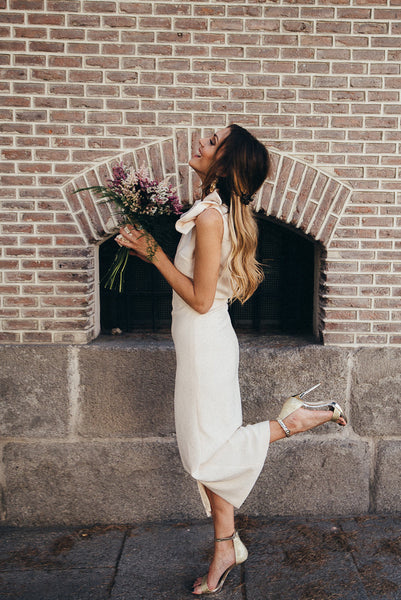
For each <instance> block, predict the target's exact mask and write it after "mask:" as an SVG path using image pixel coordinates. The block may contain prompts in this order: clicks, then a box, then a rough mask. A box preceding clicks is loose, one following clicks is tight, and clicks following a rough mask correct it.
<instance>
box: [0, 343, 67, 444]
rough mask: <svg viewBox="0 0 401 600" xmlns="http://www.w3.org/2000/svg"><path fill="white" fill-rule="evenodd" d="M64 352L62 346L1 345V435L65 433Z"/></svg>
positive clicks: (65, 352)
mask: <svg viewBox="0 0 401 600" xmlns="http://www.w3.org/2000/svg"><path fill="white" fill-rule="evenodd" d="M67 352H68V349H67V348H65V347H62V346H55V347H50V346H0V364H1V375H0V435H3V436H8V437H11V436H16V437H19V436H28V437H36V438H37V437H57V436H61V435H65V434H66V433H67V427H68V417H69V404H68V380H67V366H68V358H67Z"/></svg>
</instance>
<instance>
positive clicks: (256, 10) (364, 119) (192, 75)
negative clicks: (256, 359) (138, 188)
mask: <svg viewBox="0 0 401 600" xmlns="http://www.w3.org/2000/svg"><path fill="white" fill-rule="evenodd" d="M400 17H401V3H400V1H399V0H374V1H373V0H372V2H369V1H368V0H331V1H330V2H326V1H324V0H300V1H299V2H295V3H294V2H293V1H291V0H278V1H268V0H267V1H252V0H248V1H245V0H242V1H236V0H233V1H227V2H224V1H213V2H209V1H203V2H202V1H200V0H199V1H191V2H189V1H185V0H184V1H182V2H180V3H175V2H159V1H157V0H154V1H151V2H133V1H126V2H125V1H122V0H120V1H108V0H104V1H93V0H88V1H86V0H68V1H66V0H46V1H45V0H0V35H1V39H0V70H1V81H0V87H1V94H0V103H1V107H0V115H1V125H0V126H1V133H0V143H1V148H2V150H1V160H0V170H1V186H0V195H1V199H0V201H1V209H0V210H1V232H0V241H1V248H2V249H1V257H0V264H1V271H2V274H1V281H0V291H1V305H0V321H1V332H0V341H1V342H3V343H38V342H64V343H71V342H76V343H82V342H86V341H88V340H90V339H92V338H93V337H94V335H96V333H97V329H96V323H95V314H96V310H95V309H96V302H97V300H96V245H95V244H96V243H98V242H100V241H101V240H102V239H104V238H105V237H106V236H107V235H109V234H110V232H111V231H112V229H113V227H112V223H109V224H108V225H107V219H106V220H105V221H104V216H102V215H101V214H100V209H99V208H98V207H97V205H96V203H94V202H93V199H91V198H90V197H89V196H87V197H79V198H78V197H75V200H73V199H72V196H71V193H70V191H71V186H75V187H77V185H76V184H77V183H78V182H79V181H80V180H81V179H82V177H83V175H82V173H85V176H86V177H92V176H94V175H95V174H102V173H105V172H106V171H107V165H109V164H110V161H113V160H116V158H117V157H121V155H124V156H127V157H131V158H132V157H133V156H135V153H139V152H142V154H143V153H144V154H143V155H145V156H146V157H147V158H148V160H149V161H150V163H151V164H153V165H156V164H159V163H160V161H161V163H160V164H162V166H163V169H165V170H166V171H170V172H174V173H175V174H176V176H177V182H178V184H179V185H180V190H181V194H182V195H183V196H185V197H189V196H190V194H191V193H192V182H191V180H190V178H189V175H188V171H187V170H186V166H185V160H186V158H185V160H184V159H183V158H181V157H182V155H183V154H185V153H186V152H187V151H188V150H189V149H190V147H191V145H193V144H194V143H195V142H196V138H197V135H199V133H202V134H207V133H209V132H210V131H212V130H214V129H215V128H220V127H224V126H225V125H226V124H228V123H230V122H237V123H239V124H242V125H244V126H245V127H248V128H250V129H251V130H252V131H253V132H254V133H255V134H256V135H258V136H259V137H260V138H261V139H262V140H264V141H265V142H266V144H267V145H268V146H269V148H271V149H272V152H273V155H274V157H275V161H274V162H275V169H274V173H273V176H272V180H271V182H268V183H266V184H265V186H264V189H263V190H262V192H261V195H260V197H259V199H258V202H260V206H262V207H263V208H264V209H265V210H266V211H267V212H268V213H269V214H272V215H274V216H276V218H277V219H278V220H281V221H286V222H288V223H290V224H291V225H292V226H293V227H294V228H299V229H302V230H303V231H305V232H306V233H307V234H309V235H310V236H311V237H312V238H315V239H320V241H321V242H322V244H323V245H324V247H325V250H326V259H325V262H324V264H323V265H322V274H321V275H322V286H321V310H322V317H323V321H324V322H323V326H322V333H323V337H324V341H325V343H326V344H340V345H350V346H358V345H365V344H376V345H397V346H400V345H401V308H400V296H401V233H400V232H401V229H400V227H399V225H400V224H401V206H400V201H401V195H400V190H401V183H400V181H399V171H400V164H401V158H400V152H399V147H400V140H401V131H400V126H399V125H400V114H401V108H400V89H401V74H400V64H401V60H400V59H401V35H400V34H401V25H400V23H401V19H400ZM163 139H166V140H170V141H166V142H160V140H163ZM163 144H170V146H169V147H170V148H172V150H171V152H170V155H171V157H172V158H171V160H170V159H169V158H168V156H167V154H164V151H163ZM171 144H172V146H171ZM156 147H158V148H161V149H162V151H161V153H162V157H161V158H160V157H159V158H158V157H157V156H155V155H153V154H152V152H153V150H150V149H151V148H153V149H154V148H156ZM158 161H159V162H158ZM169 161H170V162H169ZM74 202H75V204H74ZM300 202H301V204H300ZM302 203H303V204H302ZM300 207H301V208H300ZM85 227H89V229H88V230H86V229H85Z"/></svg>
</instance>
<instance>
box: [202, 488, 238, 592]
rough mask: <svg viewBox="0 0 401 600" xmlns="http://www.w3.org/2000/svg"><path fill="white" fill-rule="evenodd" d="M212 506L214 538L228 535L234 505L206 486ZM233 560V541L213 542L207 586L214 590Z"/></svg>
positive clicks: (230, 529) (231, 527) (230, 528)
mask: <svg viewBox="0 0 401 600" xmlns="http://www.w3.org/2000/svg"><path fill="white" fill-rule="evenodd" d="M206 493H207V495H208V497H209V501H210V506H211V508H212V518H213V527H214V537H215V538H225V537H230V536H232V534H233V533H234V507H233V505H232V504H230V503H229V502H227V501H226V500H224V499H223V498H221V496H218V495H217V494H214V493H213V492H211V491H210V490H208V489H207V488H206ZM234 562H235V553H234V544H233V542H232V541H231V540H230V541H227V542H215V544H214V555H213V560H212V562H211V564H210V567H209V574H208V579H207V582H208V587H209V589H210V590H214V589H215V587H217V584H218V581H219V579H220V577H221V575H222V574H223V573H224V571H225V570H226V569H227V568H228V567H230V566H231V565H232V564H233V563H234ZM201 581H202V578H201V577H200V578H199V579H197V580H196V581H195V583H194V594H196V595H199V594H200V590H199V585H200V583H201Z"/></svg>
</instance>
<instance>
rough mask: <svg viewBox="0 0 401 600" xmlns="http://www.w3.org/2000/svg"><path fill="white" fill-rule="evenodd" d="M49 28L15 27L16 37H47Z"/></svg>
mask: <svg viewBox="0 0 401 600" xmlns="http://www.w3.org/2000/svg"><path fill="white" fill-rule="evenodd" d="M46 35H47V30H46V29H45V28H44V27H15V29H14V37H16V38H29V39H40V38H45V37H46Z"/></svg>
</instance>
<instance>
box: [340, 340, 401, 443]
mask: <svg viewBox="0 0 401 600" xmlns="http://www.w3.org/2000/svg"><path fill="white" fill-rule="evenodd" d="M351 400H352V402H351V406H352V413H351V418H352V425H353V428H354V430H355V431H356V432H357V433H358V434H360V435H366V436H369V435H373V436H377V435H397V436H399V435H400V431H401V348H361V349H360V350H358V351H357V352H356V353H355V366H354V372H353V382H352V391H351Z"/></svg>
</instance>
